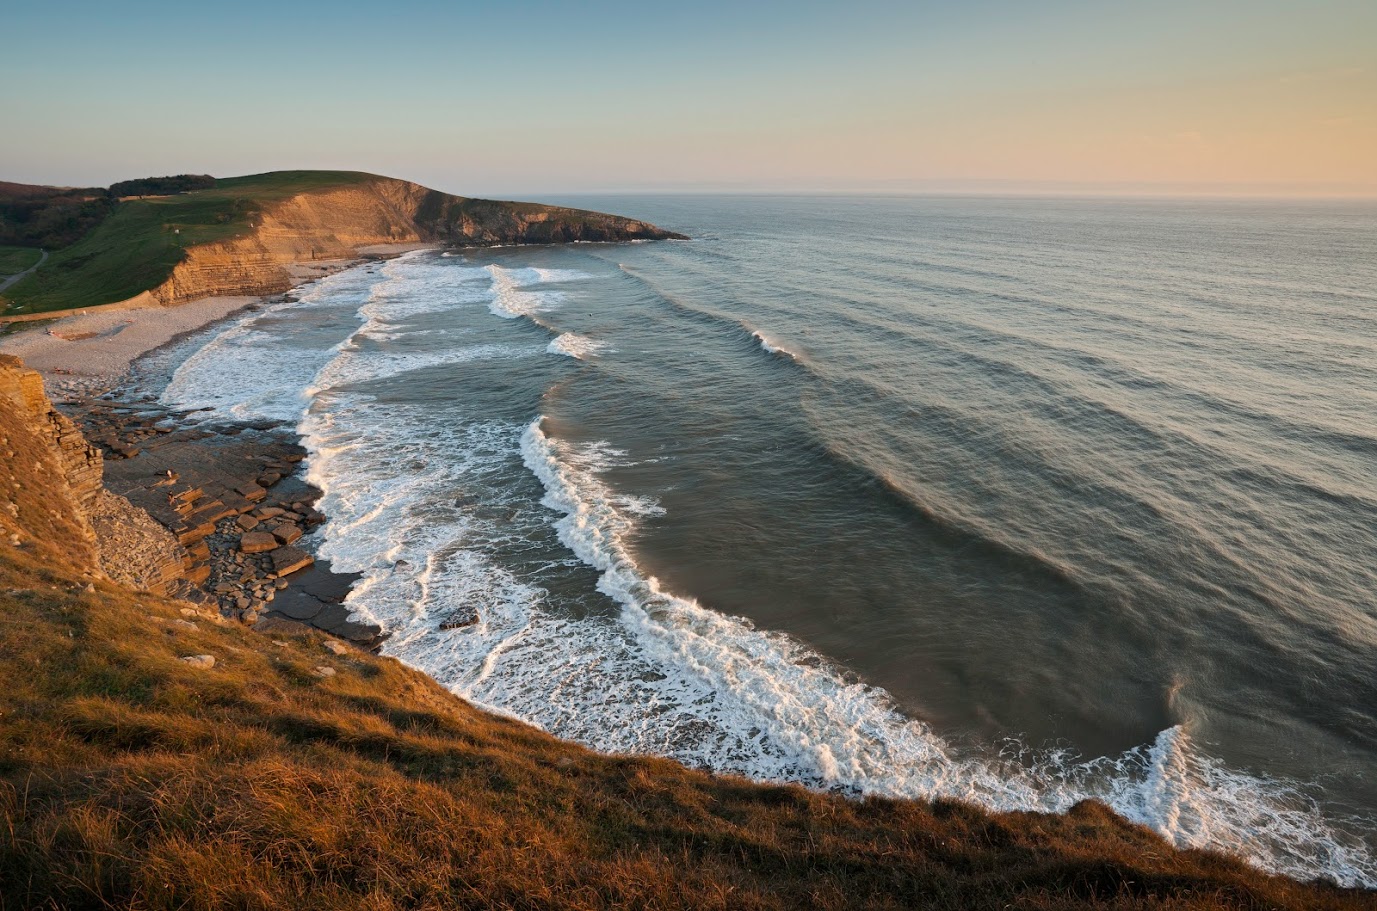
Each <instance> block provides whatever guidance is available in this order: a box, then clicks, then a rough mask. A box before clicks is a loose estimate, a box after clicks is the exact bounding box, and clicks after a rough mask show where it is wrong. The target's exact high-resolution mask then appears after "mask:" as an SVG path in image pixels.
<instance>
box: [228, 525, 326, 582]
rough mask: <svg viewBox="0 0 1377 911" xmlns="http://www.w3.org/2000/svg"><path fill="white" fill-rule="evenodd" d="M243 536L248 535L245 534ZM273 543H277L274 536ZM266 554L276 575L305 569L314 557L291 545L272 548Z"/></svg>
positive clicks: (313, 560) (270, 536) (312, 561)
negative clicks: (271, 550) (270, 551)
mask: <svg viewBox="0 0 1377 911" xmlns="http://www.w3.org/2000/svg"><path fill="white" fill-rule="evenodd" d="M245 537H248V536H247V535H245ZM268 537H269V538H272V535H268ZM273 543H274V544H276V543H277V540H276V539H275V538H274V539H273ZM268 556H269V557H270V558H271V559H272V562H273V572H274V573H276V574H277V575H278V576H286V575H290V574H291V573H294V572H296V571H297V570H299V569H305V568H306V567H308V566H310V565H311V564H312V563H314V562H315V557H312V556H311V555H310V554H308V553H306V551H304V550H301V549H300V548H298V547H292V546H291V545H286V546H284V547H279V548H277V550H274V551H273V552H272V553H270V554H268Z"/></svg>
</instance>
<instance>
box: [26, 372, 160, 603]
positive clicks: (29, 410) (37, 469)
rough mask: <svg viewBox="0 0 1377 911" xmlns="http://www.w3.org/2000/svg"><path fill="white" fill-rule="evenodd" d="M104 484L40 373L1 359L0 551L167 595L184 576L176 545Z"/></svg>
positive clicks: (93, 451) (92, 454)
mask: <svg viewBox="0 0 1377 911" xmlns="http://www.w3.org/2000/svg"><path fill="white" fill-rule="evenodd" d="M103 477H104V460H103V458H102V456H101V453H100V450H99V449H97V448H96V447H94V446H92V445H91V444H90V443H88V442H87V441H86V439H85V437H83V436H82V434H81V431H80V430H78V429H77V426H76V425H75V424H74V423H72V421H71V420H70V419H69V418H68V417H67V416H66V415H64V414H62V413H61V412H59V411H58V410H57V409H55V408H54V407H53V403H52V402H51V401H50V400H49V399H48V396H47V395H46V394H45V393H44V391H43V378H42V377H41V376H40V375H39V374H38V372H37V371H35V370H30V369H28V368H27V367H25V366H24V364H23V362H22V361H20V360H19V358H16V357H13V356H10V355H0V534H2V535H3V541H2V542H0V544H2V545H3V546H5V547H11V548H23V549H25V550H28V551H30V552H31V553H34V554H37V555H39V556H40V557H41V558H42V559H44V560H45V561H48V562H52V563H55V564H57V565H59V566H62V567H63V568H65V569H70V570H75V571H78V572H82V573H85V574H86V575H88V576H92V577H96V576H104V577H108V578H112V579H115V580H117V581H120V582H123V583H125V584H126V585H130V586H131V587H134V588H138V589H145V590H151V591H162V592H166V591H170V590H171V589H172V588H173V587H175V586H176V584H177V583H178V581H179V580H180V579H181V577H182V553H181V550H180V548H179V547H178V546H177V542H176V541H175V540H174V539H173V538H172V536H171V535H170V534H169V533H168V532H167V530H166V529H164V528H162V526H160V525H158V524H157V523H156V522H154V521H153V520H152V518H151V517H149V515H148V514H147V513H145V512H143V511H142V510H140V509H138V508H137V507H135V506H133V505H132V504H130V503H129V501H128V500H126V499H125V498H123V497H120V496H117V495H116V494H113V493H111V492H110V491H108V490H106V489H105V486H104V484H103Z"/></svg>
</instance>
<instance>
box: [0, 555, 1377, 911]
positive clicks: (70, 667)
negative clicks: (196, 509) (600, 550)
mask: <svg viewBox="0 0 1377 911" xmlns="http://www.w3.org/2000/svg"><path fill="white" fill-rule="evenodd" d="M82 585H83V583H82V582H81V580H80V579H79V578H77V577H75V576H73V575H72V574H70V573H68V572H66V571H65V570H61V569H54V568H53V567H52V564H51V560H45V559H43V558H41V557H39V556H38V555H26V554H25V553H24V551H9V552H8V553H6V554H5V555H4V556H3V557H0V601H3V606H2V610H3V620H4V622H3V625H0V679H3V680H4V681H6V683H5V686H4V688H3V693H0V712H3V715H0V909H5V911H8V909H18V908H53V907H61V908H109V907H121V908H147V909H174V908H175V909H187V908H360V909H363V908H368V909H378V911H381V909H394V908H396V909H401V908H408V909H418V908H440V907H445V908H569V909H574V908H580V909H581V908H614V907H617V908H620V907H630V908H708V909H711V908H721V909H753V908H803V907H816V908H861V907H864V908H912V907H933V908H1004V907H1019V908H1062V907H1124V908H1136V907H1162V908H1176V907H1181V908H1184V907H1191V908H1273V907H1287V908H1302V907H1304V908H1345V907H1374V904H1373V902H1372V897H1371V896H1370V895H1364V894H1359V893H1354V892H1343V891H1341V890H1338V889H1335V888H1331V887H1327V886H1320V885H1301V884H1298V883H1294V882H1291V881H1288V880H1285V879H1280V878H1276V877H1268V876H1264V875H1261V874H1259V873H1257V872H1256V871H1254V870H1251V869H1249V868H1247V867H1245V866H1244V865H1242V864H1240V863H1238V862H1236V861H1233V860H1230V859H1227V858H1223V857H1218V856H1213V855H1208V854H1202V853H1196V852H1179V851H1175V850H1172V849H1170V848H1169V847H1168V846H1167V845H1166V844H1165V843H1163V842H1162V841H1161V840H1160V839H1158V838H1157V837H1156V836H1155V835H1153V834H1152V833H1150V832H1148V831H1146V830H1144V829H1141V828H1138V827H1135V826H1132V825H1129V824H1128V823H1125V822H1123V821H1122V820H1120V819H1118V818H1117V817H1115V816H1113V815H1112V814H1111V813H1109V811H1108V810H1106V809H1104V808H1103V807H1100V806H1098V805H1094V804H1086V805H1083V806H1081V807H1078V808H1077V809H1076V810H1074V811H1073V812H1072V813H1070V814H1069V815H1067V816H1064V817H1056V816H1042V815H1034V814H1006V815H997V816H996V815H989V814H986V813H983V812H980V811H978V810H975V809H973V808H970V807H966V806H961V805H956V804H938V805H935V806H934V805H929V804H924V803H917V802H906V801H888V800H870V801H865V802H855V801H849V800H845V799H842V798H839V797H835V796H830V795H822V794H817V793H812V792H809V791H806V790H804V789H802V788H796V787H765V786H759V785H754V784H750V783H747V782H744V781H740V780H735V779H730V778H721V777H713V776H708V775H705V774H700V773H697V772H692V771H689V770H686V769H684V768H682V767H680V766H677V765H674V764H672V763H669V762H664V761H656V760H648V759H629V758H616V757H607V756H601V755H597V754H593V753H589V752H587V751H585V750H582V749H579V748H578V747H575V746H572V745H569V744H566V743H563V742H561V741H558V740H555V739H553V738H551V737H548V736H546V735H544V734H542V733H540V732H538V731H535V730H533V729H531V728H528V727H525V726H523V725H521V724H518V723H515V722H512V721H508V720H505V719H502V718H497V717H494V716H490V715H487V714H484V713H481V712H479V711H477V710H475V709H473V708H472V707H470V706H468V705H467V704H465V703H463V702H462V701H461V700H458V699H456V698H454V697H453V696H451V695H450V694H448V693H446V692H444V691H443V690H442V689H440V688H439V687H438V686H437V685H436V684H434V683H433V682H431V681H430V680H428V679H427V678H425V677H424V676H422V675H420V674H417V673H414V672H412V671H409V670H408V669H406V668H404V667H402V666H401V665H400V664H398V663H397V662H395V661H392V660H389V659H379V658H374V657H371V656H367V655H362V654H359V655H357V656H351V657H345V658H339V657H336V656H334V655H332V654H331V653H330V652H328V651H326V650H325V649H324V648H323V646H322V644H321V640H320V639H319V638H318V637H316V636H314V635H312V636H309V637H299V638H295V637H294V638H291V639H289V640H288V639H282V640H278V641H281V642H283V643H285V644H277V642H276V641H274V640H273V639H271V638H268V637H265V636H261V635H258V634H254V633H251V632H248V631H246V630H242V629H240V628H237V627H229V626H224V627H222V626H219V625H217V624H215V623H214V622H212V621H209V620H198V621H197V626H198V629H195V630H190V629H186V628H182V627H179V626H177V625H176V624H174V623H172V622H171V621H174V620H176V619H178V618H179V617H180V614H179V613H178V609H179V607H180V605H178V604H176V603H174V602H167V601H162V600H158V599H154V598H151V597H147V596H136V595H132V594H130V593H129V592H127V591H124V590H121V589H119V588H117V587H115V586H113V585H108V584H107V585H103V586H101V587H100V588H99V589H98V590H97V591H96V592H93V593H88V592H85V591H84V590H83V588H82ZM191 654H212V655H214V656H216V658H217V663H216V666H215V667H214V668H213V669H211V670H197V669H194V668H192V667H190V666H188V665H185V664H183V663H182V662H181V661H179V660H178V659H179V657H180V656H183V655H191ZM321 665H328V666H332V667H334V668H335V669H336V671H337V673H336V675H335V676H333V677H330V678H324V679H323V678H320V677H318V676H316V675H315V674H314V673H313V669H314V668H315V667H317V666H321Z"/></svg>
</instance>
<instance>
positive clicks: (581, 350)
mask: <svg viewBox="0 0 1377 911" xmlns="http://www.w3.org/2000/svg"><path fill="white" fill-rule="evenodd" d="M606 349H607V343H606V342H600V341H598V340H597V339H594V338H589V337H588V336H586V335H576V334H575V333H573V332H566V333H564V334H563V335H561V336H559V337H558V338H556V339H555V340H553V341H552V342H550V344H549V346H548V347H547V348H546V349H545V350H546V351H548V352H549V353H551V354H563V355H565V356H567V357H572V358H577V359H578V360H586V359H587V358H590V357H592V356H593V355H595V354H597V353H598V352H600V351H605V350H606Z"/></svg>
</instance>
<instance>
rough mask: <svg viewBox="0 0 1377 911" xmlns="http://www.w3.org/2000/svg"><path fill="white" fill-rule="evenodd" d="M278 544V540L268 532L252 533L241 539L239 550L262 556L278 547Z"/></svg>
mask: <svg viewBox="0 0 1377 911" xmlns="http://www.w3.org/2000/svg"><path fill="white" fill-rule="evenodd" d="M278 543H279V542H278V540H277V539H276V538H274V537H273V536H272V535H270V534H269V533H267V532H266V531H251V532H247V533H245V535H244V536H243V537H242V538H240V539H239V549H240V550H241V551H243V552H244V553H246V554H261V553H267V552H268V551H270V550H272V549H273V548H275V547H277V546H278ZM274 563H276V561H274Z"/></svg>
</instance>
